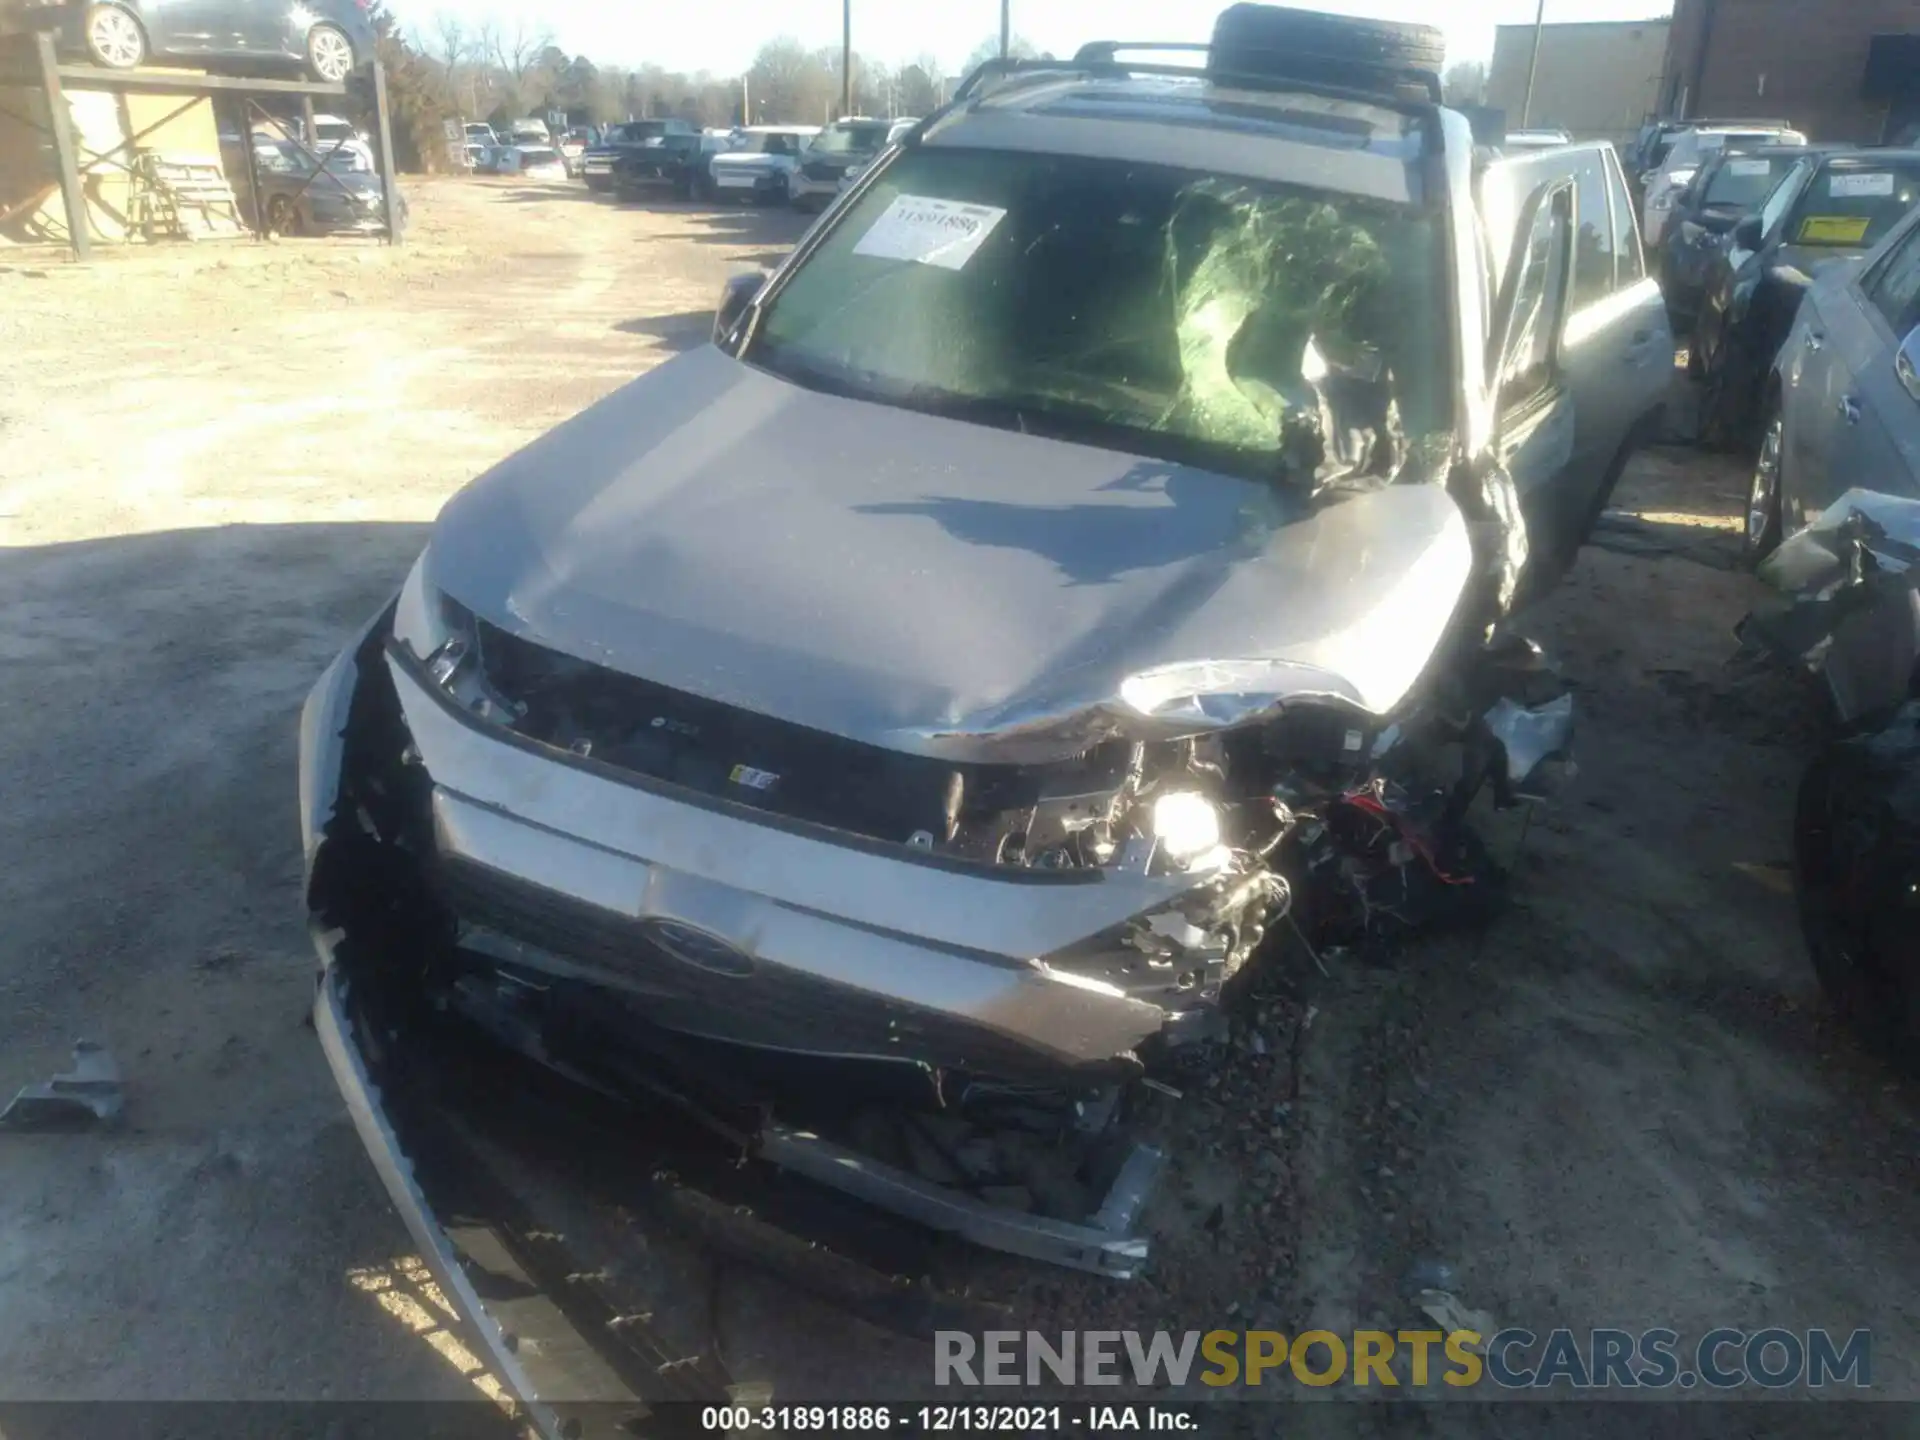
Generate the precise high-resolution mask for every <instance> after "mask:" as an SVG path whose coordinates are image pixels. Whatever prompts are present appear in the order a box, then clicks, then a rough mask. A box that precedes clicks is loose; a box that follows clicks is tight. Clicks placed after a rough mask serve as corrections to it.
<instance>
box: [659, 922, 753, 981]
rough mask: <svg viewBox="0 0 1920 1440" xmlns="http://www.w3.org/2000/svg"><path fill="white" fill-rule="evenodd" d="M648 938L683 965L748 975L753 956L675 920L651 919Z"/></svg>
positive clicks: (751, 967)
mask: <svg viewBox="0 0 1920 1440" xmlns="http://www.w3.org/2000/svg"><path fill="white" fill-rule="evenodd" d="M646 930H647V935H648V938H649V939H651V940H652V941H653V943H654V944H656V945H658V946H659V947H660V949H662V950H663V951H665V952H666V953H667V954H669V955H671V956H672V957H673V958H674V959H676V960H678V961H680V962H681V963H682V964H686V965H692V966H694V967H695V968H696V969H700V970H707V971H711V972H712V973H713V974H715V975H751V974H752V973H753V958H752V957H751V956H749V955H747V954H746V953H745V952H744V951H741V950H739V949H737V948H735V947H734V946H732V945H729V944H728V943H727V942H726V941H725V940H722V939H721V938H720V937H719V936H718V935H709V934H708V933H707V932H706V931H704V930H696V929H695V928H694V927H693V926H691V925H682V924H681V923H680V922H679V921H678V920H650V921H648V922H647V924H646Z"/></svg>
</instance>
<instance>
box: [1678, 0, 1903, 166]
mask: <svg viewBox="0 0 1920 1440" xmlns="http://www.w3.org/2000/svg"><path fill="white" fill-rule="evenodd" d="M1659 108H1660V113H1661V114H1662V115H1670V116H1674V117H1678V118H1686V117H1689V116H1697V115H1713V116H1740V117H1771V116H1778V117H1781V118H1783V119H1786V120H1790V121H1792V122H1793V123H1794V124H1795V125H1797V126H1798V127H1799V128H1800V129H1802V130H1805V131H1806V132H1807V133H1808V135H1810V136H1811V137H1812V138H1813V139H1815V140H1837V141H1852V142H1854V143H1856V144H1869V145H1870V144H1878V143H1880V142H1882V141H1885V140H1904V139H1905V138H1906V137H1907V136H1908V134H1909V133H1911V131H1912V130H1913V129H1914V127H1916V126H1920V0H1674V6H1673V23H1672V26H1671V28H1670V29H1669V31H1668V34H1667V59H1666V67H1665V71H1664V75H1663V79H1662V81H1661V87H1660V105H1659Z"/></svg>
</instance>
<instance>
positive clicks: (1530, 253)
mask: <svg viewBox="0 0 1920 1440" xmlns="http://www.w3.org/2000/svg"><path fill="white" fill-rule="evenodd" d="M1565 205H1566V197H1565V194H1564V192H1563V193H1562V194H1561V195H1560V196H1558V197H1555V199H1553V200H1549V201H1548V202H1547V203H1545V204H1543V205H1541V206H1540V208H1539V209H1538V210H1537V211H1536V212H1535V213H1534V217H1533V225H1532V228H1531V229H1530V230H1529V231H1528V232H1527V235H1526V239H1525V245H1526V253H1525V254H1524V255H1523V256H1522V257H1521V258H1520V261H1519V265H1518V277H1517V280H1516V281H1515V284H1514V298H1513V316H1514V320H1513V328H1512V330H1511V331H1510V333H1509V339H1508V342H1507V353H1506V354H1505V355H1504V356H1503V357H1502V358H1501V364H1500V375H1499V403H1500V408H1501V409H1502V410H1511V409H1513V408H1514V407H1516V406H1519V405H1524V404H1526V403H1527V402H1528V401H1530V400H1533V399H1536V398H1537V397H1538V396H1540V395H1541V394H1543V393H1544V392H1545V391H1546V390H1547V389H1548V388H1549V387H1550V386H1551V385H1552V384H1553V381H1554V373H1553V372H1554V353H1555V350H1556V348H1557V345H1558V341H1559V337H1560V328H1561V322H1562V321H1563V319H1564V318H1565V317H1564V311H1565V309H1566V295H1567V285H1566V277H1565V276H1564V275H1563V274H1562V273H1561V267H1562V265H1563V263H1564V256H1565V247H1564V245H1563V243H1562V242H1563V241H1564V238H1565V237H1564V233H1563V230H1562V227H1563V226H1564V225H1566V223H1567V215H1566V209H1565Z"/></svg>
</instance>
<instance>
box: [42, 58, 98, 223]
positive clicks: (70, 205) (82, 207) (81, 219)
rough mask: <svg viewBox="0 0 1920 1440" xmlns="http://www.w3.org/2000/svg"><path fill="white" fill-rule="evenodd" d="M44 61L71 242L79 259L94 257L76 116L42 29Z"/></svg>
mask: <svg viewBox="0 0 1920 1440" xmlns="http://www.w3.org/2000/svg"><path fill="white" fill-rule="evenodd" d="M33 47H34V50H35V51H36V53H37V54H38V56H39V59H40V93H41V94H42V95H44V96H45V97H46V101H47V129H48V131H49V132H50V133H51V134H52V136H53V162H54V165H55V166H56V167H57V168H58V169H59V171H60V197H61V199H62V200H63V201H65V203H66V207H67V242H68V243H69V244H70V245H72V247H73V258H74V259H76V260H87V259H91V258H92V255H93V233H92V228H93V227H92V224H91V222H89V221H88V219H87V193H86V191H84V190H83V189H81V188H80V157H79V152H78V151H77V150H75V148H74V144H73V116H72V115H71V114H70V113H69V112H68V110H67V95H66V91H64V90H62V89H61V88H60V62H59V60H58V59H57V58H55V56H54V53H53V37H52V36H51V35H49V34H48V33H47V32H46V31H44V30H42V31H39V32H38V33H36V34H35V35H34V37H33Z"/></svg>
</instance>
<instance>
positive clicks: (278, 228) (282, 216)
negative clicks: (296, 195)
mask: <svg viewBox="0 0 1920 1440" xmlns="http://www.w3.org/2000/svg"><path fill="white" fill-rule="evenodd" d="M267 233H268V234H269V235H298V234H299V233H300V211H299V209H298V207H296V206H295V205H294V203H293V201H292V199H291V198H289V197H288V196H285V195H272V196H269V197H268V199H267Z"/></svg>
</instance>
